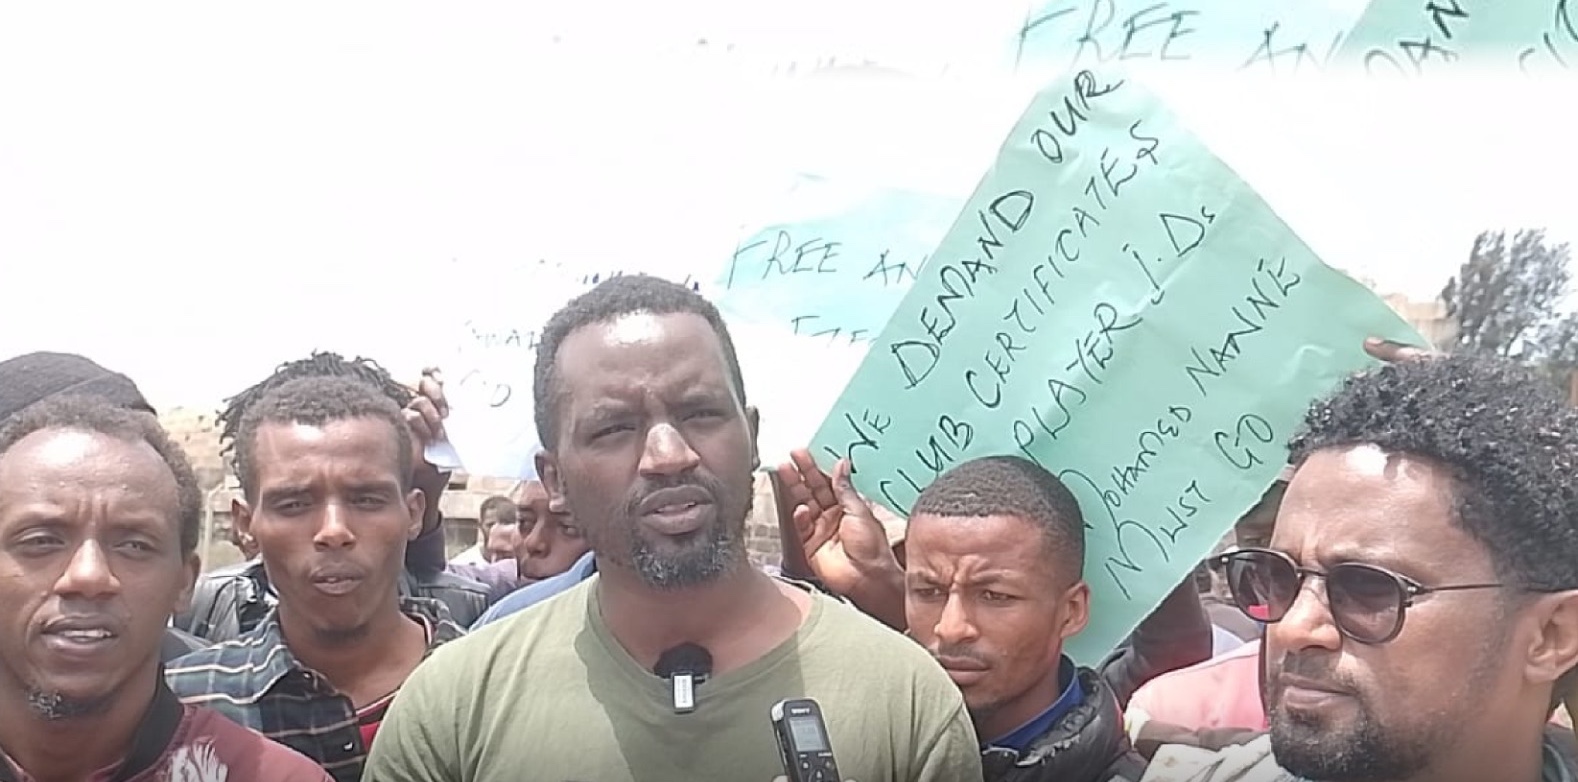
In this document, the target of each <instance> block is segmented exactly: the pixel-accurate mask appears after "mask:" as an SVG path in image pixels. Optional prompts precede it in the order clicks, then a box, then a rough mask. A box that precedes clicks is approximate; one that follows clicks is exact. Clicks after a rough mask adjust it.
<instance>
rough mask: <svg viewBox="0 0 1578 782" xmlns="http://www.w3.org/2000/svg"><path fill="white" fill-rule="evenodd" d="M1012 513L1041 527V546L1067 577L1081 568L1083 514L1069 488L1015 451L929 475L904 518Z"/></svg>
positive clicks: (1078, 574)
mask: <svg viewBox="0 0 1578 782" xmlns="http://www.w3.org/2000/svg"><path fill="white" fill-rule="evenodd" d="M921 515H926V516H935V517H938V518H971V519H978V518H983V517H986V516H1012V517H1014V518H1017V519H1023V520H1024V521H1027V522H1029V523H1031V524H1034V525H1035V526H1037V527H1038V528H1040V530H1041V537H1042V540H1043V542H1044V544H1045V546H1046V552H1047V554H1048V555H1049V557H1050V558H1051V559H1052V563H1053V564H1055V565H1056V566H1057V567H1058V568H1059V570H1060V571H1061V572H1062V573H1064V574H1067V575H1068V576H1069V577H1070V578H1071V579H1072V580H1078V579H1080V578H1083V577H1084V573H1085V517H1084V515H1083V514H1081V513H1080V510H1079V501H1078V500H1076V499H1074V493H1073V492H1071V491H1069V490H1068V487H1067V486H1065V485H1064V484H1063V481H1061V480H1059V479H1058V477H1057V476H1056V475H1053V474H1052V473H1051V472H1050V471H1048V470H1047V469H1046V468H1045V467H1042V466H1041V465H1039V464H1036V463H1035V462H1033V461H1030V460H1029V459H1026V458H1024V457H1021V456H983V457H980V458H977V459H971V460H969V461H966V462H961V463H960V464H958V465H957V466H955V467H954V468H953V469H951V470H948V471H947V472H945V473H943V474H942V475H940V476H938V477H937V480H935V481H932V482H931V485H930V486H927V487H926V489H925V491H922V492H921V493H920V496H919V497H918V498H916V500H915V506H914V507H913V508H911V509H910V518H911V519H914V518H915V517H916V516H921Z"/></svg>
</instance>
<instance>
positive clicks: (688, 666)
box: [652, 644, 712, 714]
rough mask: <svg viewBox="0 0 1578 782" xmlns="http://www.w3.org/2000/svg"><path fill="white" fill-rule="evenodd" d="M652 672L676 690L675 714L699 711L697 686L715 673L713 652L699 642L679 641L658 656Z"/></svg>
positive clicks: (674, 691)
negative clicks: (683, 642)
mask: <svg viewBox="0 0 1578 782" xmlns="http://www.w3.org/2000/svg"><path fill="white" fill-rule="evenodd" d="M652 672H653V673H655V674H657V675H658V676H661V677H663V678H665V679H668V681H669V686H670V687H671V688H672V690H673V693H674V713H675V714H689V713H691V712H693V711H695V710H696V685H698V684H701V683H702V682H704V681H706V680H707V677H708V676H709V675H711V674H712V653H711V652H709V651H707V650H706V649H703V648H702V647H700V646H697V645H696V644H680V645H679V646H676V647H674V648H672V649H669V650H668V651H666V652H664V653H663V654H661V655H659V656H658V661H657V665H656V666H655V667H653V669H652Z"/></svg>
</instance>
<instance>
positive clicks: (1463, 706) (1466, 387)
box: [1146, 357, 1578, 782]
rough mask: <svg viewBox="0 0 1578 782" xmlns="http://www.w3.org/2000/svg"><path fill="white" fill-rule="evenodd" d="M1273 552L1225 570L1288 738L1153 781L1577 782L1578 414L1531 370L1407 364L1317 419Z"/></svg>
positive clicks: (1321, 410) (1297, 448) (1160, 773)
mask: <svg viewBox="0 0 1578 782" xmlns="http://www.w3.org/2000/svg"><path fill="white" fill-rule="evenodd" d="M1291 445H1292V463H1293V465H1294V466H1295V472H1294V474H1293V477H1292V480H1291V481H1290V483H1289V485H1288V489H1287V493H1286V495H1285V497H1284V498H1283V502H1282V506H1281V509H1280V512H1279V515H1278V518H1277V523H1276V529H1275V531H1274V532H1273V533H1272V537H1271V540H1270V542H1269V544H1268V545H1266V546H1264V547H1250V548H1246V549H1243V550H1240V551H1237V552H1230V553H1228V554H1225V555H1223V556H1222V557H1220V562H1219V564H1220V565H1221V566H1222V567H1223V568H1224V569H1225V574H1226V576H1227V579H1228V583H1229V587H1230V588H1231V590H1232V591H1233V595H1234V599H1235V602H1236V603H1237V604H1238V605H1239V607H1240V608H1241V609H1243V610H1244V612H1245V613H1246V614H1248V615H1249V616H1250V617H1251V618H1254V619H1257V620H1259V621H1262V622H1265V623H1267V629H1266V640H1265V649H1264V658H1265V668H1266V680H1265V696H1266V704H1267V709H1268V711H1269V715H1270V724H1271V732H1270V735H1269V736H1267V737H1262V738H1260V739H1257V740H1256V741H1254V742H1251V743H1249V744H1245V745H1242V746H1237V747H1231V748H1229V749H1227V750H1224V751H1222V752H1220V753H1209V752H1204V751H1202V750H1199V749H1196V748H1188V747H1164V748H1162V749H1161V750H1159V751H1158V753H1157V755H1156V758H1155V761H1154V762H1153V763H1152V765H1151V767H1150V769H1149V770H1148V772H1147V775H1146V779H1147V780H1154V781H1155V782H1168V781H1171V780H1184V779H1191V780H1197V782H1205V781H1206V780H1209V781H1210V782H1227V781H1228V780H1243V781H1244V782H1249V780H1260V779H1279V778H1286V777H1285V776H1279V775H1282V774H1292V775H1296V776H1297V777H1301V778H1303V779H1308V780H1315V781H1316V782H1323V781H1328V780H1330V781H1335V780H1360V779H1362V780H1374V781H1375V782H1401V781H1404V780H1410V781H1413V780H1417V781H1419V782H1423V781H1424V780H1430V781H1431V782H1437V781H1438V780H1440V781H1445V782H1451V781H1452V780H1461V781H1462V782H1470V781H1471V780H1489V779H1494V780H1513V781H1516V782H1534V780H1542V782H1544V781H1549V782H1556V781H1557V780H1562V781H1563V782H1566V781H1567V780H1572V779H1573V769H1572V767H1571V764H1570V761H1569V760H1567V759H1565V758H1564V757H1563V755H1562V753H1560V752H1558V750H1557V742H1556V741H1555V738H1556V737H1555V736H1552V735H1547V720H1548V719H1549V718H1550V715H1551V713H1552V711H1553V710H1554V708H1555V706H1556V704H1557V703H1558V700H1559V697H1560V695H1561V694H1563V693H1564V692H1565V691H1566V689H1567V679H1569V678H1570V676H1569V674H1570V673H1571V672H1572V671H1573V669H1574V667H1575V666H1578V506H1575V502H1578V412H1575V411H1574V410H1573V409H1571V408H1569V407H1568V406H1567V405H1566V404H1565V403H1564V402H1563V401H1562V400H1561V399H1560V398H1558V397H1557V396H1556V395H1555V393H1554V391H1553V389H1550V388H1549V386H1548V385H1547V384H1546V383H1544V382H1543V381H1541V380H1540V379H1539V378H1537V377H1536V376H1534V375H1533V374H1532V373H1530V372H1528V371H1526V370H1523V369H1521V368H1519V367H1517V366H1515V365H1513V364H1510V363H1507V362H1503V361H1500V360H1490V359H1475V358H1466V357H1450V358H1439V359H1431V360H1424V361H1408V362H1403V363H1398V364H1392V365H1388V366H1384V367H1381V368H1378V369H1375V370H1373V371H1370V372H1366V373H1364V374H1361V375H1357V376H1355V377H1353V378H1350V379H1349V380H1348V381H1347V382H1346V383H1344V385H1343V386H1342V387H1341V388H1340V389H1339V390H1338V391H1337V392H1336V393H1335V394H1333V395H1332V396H1331V397H1330V398H1328V399H1326V400H1324V401H1321V402H1318V403H1316V404H1315V405H1314V406H1313V407H1312V408H1311V410H1310V412H1309V414H1308V416H1307V417H1306V420H1305V428H1304V430H1303V431H1301V432H1300V434H1299V435H1298V436H1296V437H1295V438H1294V440H1293V442H1292V444H1291Z"/></svg>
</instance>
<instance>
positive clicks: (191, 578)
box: [174, 551, 203, 614]
mask: <svg viewBox="0 0 1578 782" xmlns="http://www.w3.org/2000/svg"><path fill="white" fill-rule="evenodd" d="M181 565H182V567H183V569H185V570H186V573H185V574H184V576H183V578H184V580H183V581H182V582H181V592H180V594H178V595H176V598H175V611H174V613H176V614H184V613H186V612H187V611H190V610H192V593H193V592H194V591H196V589H197V577H198V575H199V574H201V573H202V572H203V558H202V557H200V556H198V554H197V552H196V551H194V552H192V553H190V554H187V555H186V561H185V562H183V563H181Z"/></svg>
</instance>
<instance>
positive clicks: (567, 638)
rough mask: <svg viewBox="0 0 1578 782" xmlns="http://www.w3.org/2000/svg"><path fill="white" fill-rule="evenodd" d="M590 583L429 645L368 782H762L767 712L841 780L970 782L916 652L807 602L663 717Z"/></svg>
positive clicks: (935, 682) (770, 752)
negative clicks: (773, 640) (803, 611)
mask: <svg viewBox="0 0 1578 782" xmlns="http://www.w3.org/2000/svg"><path fill="white" fill-rule="evenodd" d="M599 583H600V582H599V579H598V578H597V577H596V576H594V577H592V578H590V579H588V580H587V581H585V582H583V583H582V584H580V585H579V586H577V587H575V588H574V589H572V590H570V591H568V592H566V593H564V594H563V595H560V596H558V597H556V598H554V599H552V600H549V601H546V602H544V603H540V604H538V605H536V606H533V607H531V608H530V609H528V610H526V611H523V612H521V613H519V614H516V615H515V616H513V617H510V618H508V619H505V620H502V621H499V622H495V623H493V624H491V625H488V626H486V627H484V628H482V629H481V630H479V631H477V632H476V633H473V634H472V635H470V636H467V637H465V638H462V639H460V640H458V641H453V642H451V643H449V644H446V645H444V646H443V647H440V648H439V649H438V650H437V651H436V652H434V654H433V656H432V657H430V658H428V660H427V662H425V663H423V664H422V666H421V667H419V668H418V669H417V670H416V672H415V673H413V674H412V675H411V678H410V679H409V680H408V681H407V682H406V683H405V685H404V686H403V687H401V689H400V694H399V695H398V696H397V697H396V698H395V701H394V704H393V706H391V708H390V711H389V714H388V716H387V717H386V718H385V719H384V723H383V725H382V727H380V728H379V731H378V738H377V740H376V741H374V742H373V747H372V755H371V757H370V758H369V759H368V761H367V770H366V774H365V775H364V777H363V779H364V780H366V781H367V782H407V781H409V782H462V781H464V782H472V781H473V780H476V781H478V782H493V781H495V780H497V781H498V782H504V781H505V780H510V781H511V782H515V781H516V780H530V781H531V782H699V781H705V782H712V781H713V780H719V781H726V782H771V780H772V779H773V778H774V777H776V776H779V775H781V774H782V773H783V770H782V766H781V763H780V761H779V756H778V749H777V744H776V742H775V740H774V738H773V730H772V722H771V720H770V718H769V716H768V713H769V711H770V709H771V707H772V705H773V704H774V703H776V702H778V701H779V700H782V699H784V698H792V697H810V698H814V699H816V700H817V702H818V703H819V704H820V705H821V707H822V712H823V718H824V720H825V721H826V722H827V728H828V735H829V738H830V739H831V742H832V745H833V752H834V756H835V758H836V759H837V762H838V766H839V771H840V772H841V774H842V775H843V777H844V778H845V779H846V780H856V781H857V782H977V781H978V780H980V779H981V757H980V748H979V746H978V744H977V743H976V739H975V732H974V729H973V728H972V727H971V725H970V721H969V717H968V715H967V714H966V712H965V709H964V701H963V699H962V698H961V696H960V695H959V691H958V689H957V688H955V687H954V685H953V682H952V681H951V680H949V678H948V676H947V674H945V673H944V672H943V671H942V670H941V668H939V667H938V666H937V665H936V663H935V662H933V661H932V659H931V657H930V656H929V655H927V654H926V652H925V651H924V650H923V649H921V648H920V647H919V646H918V645H916V644H915V643H914V642H912V641H910V640H909V639H907V638H905V637H903V636H901V635H899V634H898V633H895V632H893V631H892V630H889V629H888V628H886V627H884V626H882V625H881V624H879V623H877V622H876V621H875V620H873V619H871V618H869V617H867V616H865V615H864V614H861V613H860V612H859V611H857V610H855V609H854V608H851V607H849V606H846V605H844V604H842V603H839V602H837V601H835V600H833V599H831V598H828V597H827V596H825V595H821V594H817V593H813V597H812V602H811V611H810V614H809V616H808V617H807V618H806V621H805V623H804V624H803V625H802V626H801V628H800V630H799V631H798V632H796V633H795V635H794V636H792V637H791V638H789V639H788V640H787V641H785V642H784V643H783V644H781V645H779V646H778V647H777V648H776V649H773V650H772V651H771V652H769V653H768V654H767V655H766V656H764V657H762V658H761V659H759V660H757V661H755V662H753V663H751V664H749V665H747V666H745V667H743V668H740V669H738V670H734V671H730V672H728V673H726V674H724V675H722V676H717V677H714V678H712V679H709V680H707V681H706V682H704V683H702V684H700V685H698V686H697V687H696V693H695V701H696V707H695V711H693V712H691V713H689V714H675V713H674V708H673V701H672V693H671V691H670V688H669V684H668V681H667V680H666V679H661V678H659V677H657V676H656V675H654V674H653V673H651V672H650V671H646V670H643V669H642V668H641V667H640V666H639V665H637V664H636V662H635V660H634V659H632V658H631V657H630V655H629V654H628V653H626V652H625V650H624V648H623V647H621V646H620V645H619V644H618V643H617V642H616V641H615V640H614V639H613V637H612V636H611V635H610V633H609V631H608V628H607V627H606V626H605V625H604V624H603V620H602V615H601V611H600V610H599V608H598V602H597V590H598V588H599V587H598V585H599Z"/></svg>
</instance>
